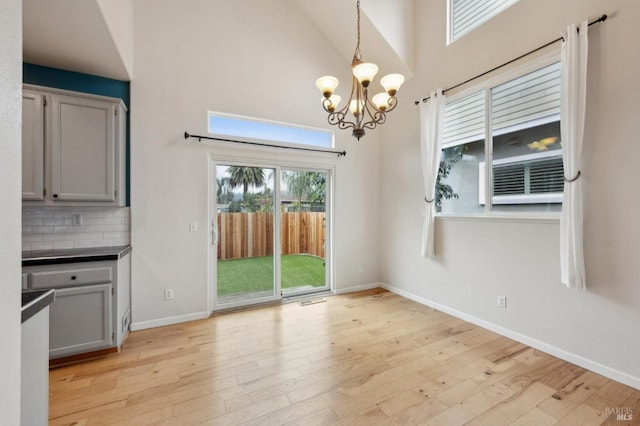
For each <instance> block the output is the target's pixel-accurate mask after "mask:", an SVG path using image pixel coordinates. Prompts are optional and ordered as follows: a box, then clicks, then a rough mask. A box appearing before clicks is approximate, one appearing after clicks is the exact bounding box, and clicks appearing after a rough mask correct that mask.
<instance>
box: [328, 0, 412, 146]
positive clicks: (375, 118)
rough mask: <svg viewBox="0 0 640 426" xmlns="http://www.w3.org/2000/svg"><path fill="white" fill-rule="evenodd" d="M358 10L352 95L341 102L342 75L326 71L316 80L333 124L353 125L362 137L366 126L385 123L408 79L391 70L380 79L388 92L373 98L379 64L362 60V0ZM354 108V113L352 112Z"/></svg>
mask: <svg viewBox="0 0 640 426" xmlns="http://www.w3.org/2000/svg"><path fill="white" fill-rule="evenodd" d="M356 9H357V12H358V21H357V22H358V43H357V44H356V50H355V52H354V53H353V59H352V62H351V69H352V72H353V77H352V85H351V95H349V101H348V102H347V103H346V105H345V106H344V107H343V108H342V109H338V104H339V103H340V100H341V99H342V98H341V97H340V96H338V95H335V94H334V93H333V92H334V90H335V89H336V87H338V79H337V78H335V77H333V76H330V75H326V76H324V77H320V78H319V79H318V80H317V81H316V86H317V87H318V89H319V90H320V92H322V96H323V98H322V106H323V107H324V110H325V111H326V112H328V113H329V117H328V121H329V124H331V125H333V126H335V125H337V126H338V127H339V128H340V129H343V130H344V129H349V128H350V129H353V132H352V134H353V136H354V137H356V138H357V139H358V140H360V138H361V137H362V136H364V134H365V129H372V130H373V129H375V128H376V126H377V125H378V124H383V123H384V122H385V121H386V119H387V117H386V113H387V112H389V111H392V110H393V109H394V108H395V107H396V105H397V104H398V100H397V99H396V93H397V92H398V89H400V86H401V85H402V83H403V82H404V76H403V75H402V74H388V75H385V76H384V77H382V78H381V79H380V84H381V85H382V87H383V88H384V92H380V93H378V94H376V95H374V96H373V97H372V98H371V99H369V85H370V84H371V82H372V81H373V78H374V77H375V76H376V74H377V73H378V66H377V65H376V64H372V63H369V62H363V61H362V54H361V53H360V0H358V1H357V3H356ZM349 112H351V115H348V113H349Z"/></svg>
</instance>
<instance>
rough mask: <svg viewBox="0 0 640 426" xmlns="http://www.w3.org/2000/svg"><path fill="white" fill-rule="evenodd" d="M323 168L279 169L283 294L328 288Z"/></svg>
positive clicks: (324, 178) (325, 178) (325, 179)
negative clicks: (320, 169) (321, 169)
mask: <svg viewBox="0 0 640 426" xmlns="http://www.w3.org/2000/svg"><path fill="white" fill-rule="evenodd" d="M327 175H328V173H327V172H326V171H314V170H309V169H282V171H281V173H280V188H281V197H280V212H281V217H280V228H281V231H280V238H281V257H280V271H281V283H282V293H283V295H285V296H287V295H294V294H303V293H310V292H315V291H322V290H327V289H328V284H327V283H328V280H327V260H326V259H327V257H326V250H325V246H326V242H327V239H326V234H327V233H326V229H327V216H326V213H327Z"/></svg>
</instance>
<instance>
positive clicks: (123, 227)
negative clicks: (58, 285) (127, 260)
mask: <svg viewBox="0 0 640 426" xmlns="http://www.w3.org/2000/svg"><path fill="white" fill-rule="evenodd" d="M74 215H79V216H80V221H81V224H77V223H76V224H75V225H74V224H73V223H72V222H73V217H74ZM130 242H131V215H130V212H129V207H73V206H71V207H23V208H22V250H25V251H26V250H48V249H63V248H81V247H104V246H121V245H126V244H130Z"/></svg>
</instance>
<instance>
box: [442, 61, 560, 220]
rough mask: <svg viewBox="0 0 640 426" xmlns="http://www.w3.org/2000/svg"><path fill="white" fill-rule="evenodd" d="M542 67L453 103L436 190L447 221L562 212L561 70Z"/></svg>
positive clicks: (483, 86) (553, 66) (556, 66)
mask: <svg viewBox="0 0 640 426" xmlns="http://www.w3.org/2000/svg"><path fill="white" fill-rule="evenodd" d="M542 63H543V64H545V65H544V66H541V67H539V68H535V67H531V66H528V67H527V72H522V73H520V74H519V73H518V72H517V70H514V71H513V72H512V73H511V74H510V75H513V76H515V78H510V79H509V78H504V79H503V78H496V79H494V80H491V81H488V82H485V83H481V84H480V85H479V86H478V90H477V91H475V92H474V91H471V94H470V95H467V96H464V97H458V98H456V97H452V98H451V100H450V101H449V102H448V103H447V106H446V108H445V117H444V128H443V143H442V148H443V151H442V160H441V161H442V164H441V166H440V170H441V171H442V172H441V173H440V174H439V177H438V182H437V184H436V185H437V192H436V194H440V195H439V196H440V198H438V195H436V199H437V200H436V201H437V204H436V207H438V208H440V211H441V212H442V213H451V214H486V213H489V212H518V211H519V212H541V211H555V212H557V211H559V210H560V209H561V205H562V192H563V189H564V176H563V166H562V143H561V142H562V141H561V138H560V63H559V62H553V63H549V60H546V62H542ZM485 165H487V166H490V167H487V166H485Z"/></svg>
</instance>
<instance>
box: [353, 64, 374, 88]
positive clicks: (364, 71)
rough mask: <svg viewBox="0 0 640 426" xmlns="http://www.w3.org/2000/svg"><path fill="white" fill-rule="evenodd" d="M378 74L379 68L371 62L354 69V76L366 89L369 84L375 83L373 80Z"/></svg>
mask: <svg viewBox="0 0 640 426" xmlns="http://www.w3.org/2000/svg"><path fill="white" fill-rule="evenodd" d="M377 73H378V66H377V65H376V64H372V63H370V62H364V63H362V64H358V65H356V66H355V67H353V75H354V76H355V77H356V78H357V79H358V81H359V82H360V84H362V86H364V87H368V86H369V83H371V81H373V78H374V77H375V76H376V74H377Z"/></svg>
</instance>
